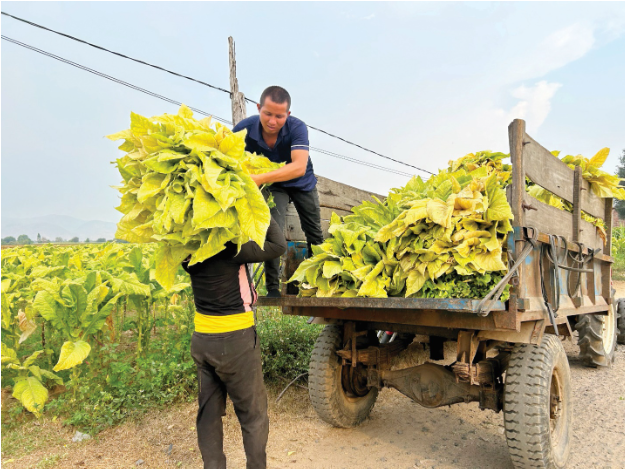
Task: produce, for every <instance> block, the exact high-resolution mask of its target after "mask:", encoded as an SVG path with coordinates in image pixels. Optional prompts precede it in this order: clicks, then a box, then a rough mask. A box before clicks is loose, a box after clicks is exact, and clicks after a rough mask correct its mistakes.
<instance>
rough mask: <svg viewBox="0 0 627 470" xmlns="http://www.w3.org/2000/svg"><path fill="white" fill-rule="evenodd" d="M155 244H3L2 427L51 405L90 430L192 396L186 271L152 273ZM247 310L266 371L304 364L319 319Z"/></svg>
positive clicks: (284, 372) (56, 413) (279, 373)
mask: <svg viewBox="0 0 627 470" xmlns="http://www.w3.org/2000/svg"><path fill="white" fill-rule="evenodd" d="M156 245H157V244H155V243H149V244H142V245H135V244H121V243H107V244H101V245H76V246H69V247H63V246H55V245H42V246H24V247H15V248H8V249H4V250H2V388H3V413H2V415H3V426H4V425H7V424H8V425H11V424H17V423H19V422H20V420H22V419H29V418H28V416H29V415H31V414H33V415H35V416H41V415H42V414H43V413H49V414H51V416H52V417H53V419H57V417H58V419H62V420H63V421H64V422H65V423H67V424H73V425H76V426H79V427H80V428H81V429H87V430H94V429H95V430H98V429H101V428H103V427H106V426H110V425H113V424H115V423H117V422H120V421H122V420H124V419H125V418H127V417H130V416H133V415H134V414H136V413H138V412H141V411H142V410H146V409H149V408H151V407H152V408H154V407H159V406H163V405H167V404H169V403H173V402H176V401H180V400H194V399H195V398H196V387H197V385H196V367H195V364H194V363H193V360H192V359H191V356H190V352H189V347H190V337H191V333H192V331H193V317H194V313H195V309H194V304H193V298H192V296H191V285H190V281H189V276H188V275H187V273H185V272H184V271H183V269H182V268H179V270H178V271H177V272H176V276H175V283H174V285H173V286H172V287H171V288H170V289H164V288H163V287H162V286H161V285H160V284H159V283H158V282H156V280H155V251H156V249H157V248H158V247H157V246H156ZM260 293H261V294H263V293H264V288H263V287H261V288H260ZM257 318H258V329H259V330H260V337H261V346H262V356H263V359H264V372H265V375H266V379H267V380H270V381H272V380H275V381H276V380H279V378H280V377H291V378H293V377H294V376H296V375H298V374H299V373H302V372H305V371H306V370H307V365H308V361H309V357H308V351H309V349H310V347H311V346H312V345H313V342H314V340H315V337H316V336H317V332H318V328H317V327H315V326H313V325H307V324H306V322H305V320H306V319H304V318H300V317H295V318H290V317H283V316H281V315H280V313H279V312H278V311H277V310H276V309H259V310H258V313H257ZM8 396H12V397H13V398H15V399H16V400H5V398H7V397H8ZM7 402H8V404H7Z"/></svg>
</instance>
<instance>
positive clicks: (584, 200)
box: [581, 180, 606, 218]
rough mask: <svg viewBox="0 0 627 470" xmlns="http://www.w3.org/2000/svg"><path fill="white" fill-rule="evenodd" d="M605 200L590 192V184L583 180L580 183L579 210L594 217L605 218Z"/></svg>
mask: <svg viewBox="0 0 627 470" xmlns="http://www.w3.org/2000/svg"><path fill="white" fill-rule="evenodd" d="M605 200H606V199H605V198H601V197H598V196H595V195H594V194H593V192H592V191H591V190H590V183H588V182H587V181H586V180H583V181H582V183H581V209H583V210H584V211H586V212H587V213H588V214H590V215H593V216H595V217H601V218H603V217H604V216H605Z"/></svg>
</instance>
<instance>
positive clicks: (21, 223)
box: [1, 215, 116, 241]
mask: <svg viewBox="0 0 627 470" xmlns="http://www.w3.org/2000/svg"><path fill="white" fill-rule="evenodd" d="M1 225H2V230H1V231H2V238H4V237H8V236H13V237H15V238H17V237H18V236H20V235H22V234H26V235H28V236H29V237H30V239H31V240H36V239H37V234H38V233H39V234H41V236H42V237H45V238H47V239H48V240H51V241H54V239H55V238H56V237H62V238H63V239H64V240H69V239H70V238H73V237H78V238H79V239H80V240H81V241H83V240H85V238H89V239H90V240H94V239H98V238H106V239H107V240H110V239H112V238H113V237H114V235H115V230H116V224H115V223H114V222H105V221H102V220H83V219H77V218H76V217H70V216H67V215H45V216H42V217H24V218H22V217H2V224H1Z"/></svg>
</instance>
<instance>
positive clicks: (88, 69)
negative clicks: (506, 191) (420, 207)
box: [1, 35, 413, 177]
mask: <svg viewBox="0 0 627 470" xmlns="http://www.w3.org/2000/svg"><path fill="white" fill-rule="evenodd" d="M1 37H2V39H4V40H5V41H9V42H11V43H13V44H16V45H18V46H21V47H24V48H27V49H30V50H32V51H34V52H38V53H40V54H43V55H45V56H47V57H50V58H52V59H55V60H58V61H60V62H63V63H65V64H68V65H72V66H73V67H76V68H79V69H81V70H84V71H86V72H89V73H92V74H94V75H97V76H99V77H102V78H106V79H107V80H111V81H112V82H115V83H118V84H120V85H124V86H126V87H128V88H131V89H133V90H137V91H140V92H142V93H144V94H147V95H149V96H153V97H155V98H158V99H160V100H163V101H166V102H168V103H171V104H175V105H177V106H181V105H182V103H181V102H179V101H176V100H173V99H172V98H168V97H166V96H163V95H160V94H158V93H155V92H152V91H150V90H147V89H145V88H142V87H139V86H137V85H133V84H132V83H128V82H125V81H124V80H120V79H118V78H115V77H112V76H111V75H107V74H105V73H102V72H99V71H97V70H94V69H92V68H89V67H86V66H84V65H81V64H78V63H76V62H72V61H71V60H68V59H65V58H63V57H60V56H58V55H56V54H52V53H50V52H46V51H44V50H42V49H39V48H37V47H34V46H31V45H29V44H26V43H23V42H21V41H17V40H15V39H12V38H10V37H8V36H5V35H2V36H1ZM188 107H189V109H191V110H192V111H194V112H196V113H198V114H202V115H203V116H211V117H212V118H213V119H215V120H217V121H220V122H223V123H225V124H229V125H232V124H233V123H232V122H231V121H229V120H228V119H223V118H221V117H219V116H216V115H215V114H210V113H207V112H206V111H203V110H202V109H198V108H194V107H192V106H188ZM310 150H312V151H314V152H318V153H321V154H324V155H328V156H331V157H335V158H339V159H342V160H346V161H349V162H352V163H356V164H359V165H364V166H368V167H371V168H374V169H377V170H381V171H387V172H389V173H394V174H397V175H401V176H407V177H411V176H413V175H411V174H409V173H404V172H402V171H399V170H395V169H392V168H386V167H383V166H380V165H376V164H374V163H370V162H364V161H362V160H357V159H356V158H351V157H347V156H346V155H341V154H338V153H334V152H330V151H328V150H324V149H319V148H316V147H310Z"/></svg>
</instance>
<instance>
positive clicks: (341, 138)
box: [1, 11, 434, 175]
mask: <svg viewBox="0 0 627 470" xmlns="http://www.w3.org/2000/svg"><path fill="white" fill-rule="evenodd" d="M1 13H2V14H3V15H5V16H8V17H10V18H13V19H14V20H17V21H21V22H22V23H26V24H28V25H30V26H33V27H35V28H40V29H43V30H45V31H49V32H51V33H54V34H58V35H60V36H63V37H66V38H68V39H71V40H73V41H77V42H80V43H82V44H86V45H88V46H91V47H94V48H96V49H99V50H101V51H105V52H108V53H110V54H114V55H117V56H119V57H122V58H124V59H128V60H132V61H134V62H137V63H140V64H143V65H147V66H148V67H152V68H155V69H158V70H161V71H163V72H167V73H169V74H172V75H175V76H177V77H181V78H185V79H187V80H191V81H193V82H196V83H199V84H201V85H204V86H207V87H210V88H213V89H214V90H218V91H222V92H224V93H228V94H229V96H230V95H231V92H230V91H229V90H226V89H224V88H220V87H218V86H215V85H211V84H209V83H207V82H204V81H202V80H198V79H196V78H192V77H188V76H187V75H183V74H180V73H177V72H174V71H172V70H169V69H166V68H164V67H160V66H158V65H154V64H151V63H149V62H145V61H143V60H140V59H135V58H133V57H130V56H127V55H125V54H122V53H120V52H115V51H112V50H110V49H107V48H105V47H102V46H99V45H97V44H93V43H91V42H88V41H85V40H83V39H79V38H77V37H75V36H72V35H70V34H66V33H62V32H60V31H56V30H54V29H51V28H48V27H46V26H43V25H40V24H37V23H34V22H32V21H29V20H26V19H24V18H20V17H17V16H14V15H11V14H9V13H6V12H4V11H3V12H1ZM244 99H245V100H246V101H248V102H249V103H253V104H259V103H258V102H257V101H255V100H251V99H250V98H244ZM190 109H191V108H190ZM305 125H306V126H307V127H309V128H310V129H313V130H315V131H318V132H321V133H323V134H326V135H328V136H329V137H333V138H335V139H338V140H341V141H342V142H344V143H347V144H349V145H353V146H354V147H357V148H360V149H361V150H364V151H366V152H370V153H372V154H374V155H377V156H379V157H381V158H385V159H387V160H390V161H392V162H395V163H398V164H400V165H405V166H408V167H411V168H414V169H416V170H419V171H423V172H425V173H428V174H430V175H433V174H434V173H433V172H431V171H429V170H425V169H424V168H420V167H417V166H415V165H412V164H410V163H407V162H403V161H401V160H397V159H395V158H392V157H388V156H386V155H383V154H381V153H379V152H375V151H374V150H370V149H368V148H366V147H363V146H362V145H359V144H356V143H354V142H351V141H350V140H347V139H344V138H343V137H340V136H337V135H335V134H332V133H330V132H328V131H325V130H323V129H320V128H318V127H314V126H312V125H309V124H305Z"/></svg>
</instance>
